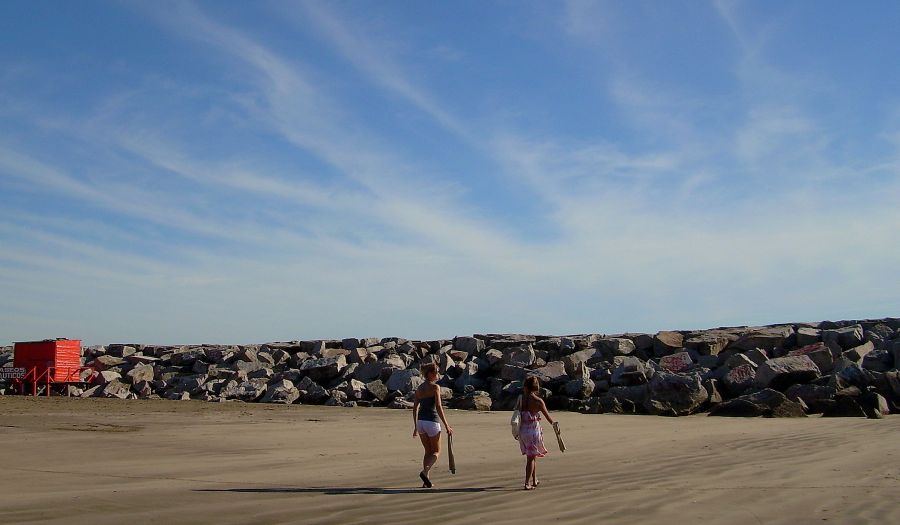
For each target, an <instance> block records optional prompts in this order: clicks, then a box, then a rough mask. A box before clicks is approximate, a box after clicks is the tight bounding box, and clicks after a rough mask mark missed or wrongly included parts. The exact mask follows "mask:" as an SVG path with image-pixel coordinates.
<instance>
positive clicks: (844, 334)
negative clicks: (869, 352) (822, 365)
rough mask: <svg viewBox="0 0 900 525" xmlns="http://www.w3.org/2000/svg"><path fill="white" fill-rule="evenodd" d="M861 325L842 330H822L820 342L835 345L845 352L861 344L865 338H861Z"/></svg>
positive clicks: (846, 327)
mask: <svg viewBox="0 0 900 525" xmlns="http://www.w3.org/2000/svg"><path fill="white" fill-rule="evenodd" d="M863 335H864V334H863V327H862V325H859V324H855V325H852V326H845V327H842V328H831V329H826V330H822V342H824V343H826V344H829V343H830V344H829V346H832V345H835V346H838V347H840V348H843V349H845V350H848V349H850V348H853V347H856V346H859V345H861V344H863V342H864V341H865V338H864V336H863Z"/></svg>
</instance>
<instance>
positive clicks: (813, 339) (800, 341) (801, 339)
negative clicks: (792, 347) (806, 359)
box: [797, 326, 822, 347]
mask: <svg viewBox="0 0 900 525" xmlns="http://www.w3.org/2000/svg"><path fill="white" fill-rule="evenodd" d="M821 340H822V333H821V331H820V330H819V329H818V328H812V327H809V326H801V327H799V328H797V346H800V347H803V346H809V345H814V344H816V343H818V342H820V341H821Z"/></svg>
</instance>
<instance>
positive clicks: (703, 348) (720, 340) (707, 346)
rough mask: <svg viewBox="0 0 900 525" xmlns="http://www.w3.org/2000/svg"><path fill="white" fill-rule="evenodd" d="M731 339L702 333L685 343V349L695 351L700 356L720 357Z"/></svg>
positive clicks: (720, 335)
mask: <svg viewBox="0 0 900 525" xmlns="http://www.w3.org/2000/svg"><path fill="white" fill-rule="evenodd" d="M730 342H731V339H729V338H728V337H726V336H724V335H722V334H716V333H700V334H696V335H693V336H691V337H689V338H688V339H686V340H685V341H684V347H685V348H689V349H691V350H694V351H695V352H697V353H698V354H699V355H703V356H711V355H718V354H719V352H721V351H722V350H724V349H725V347H726V346H728V343H730Z"/></svg>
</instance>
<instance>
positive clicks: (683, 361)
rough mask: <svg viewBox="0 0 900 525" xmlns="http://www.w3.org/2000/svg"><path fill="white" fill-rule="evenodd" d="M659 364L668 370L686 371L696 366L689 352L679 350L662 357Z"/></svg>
mask: <svg viewBox="0 0 900 525" xmlns="http://www.w3.org/2000/svg"><path fill="white" fill-rule="evenodd" d="M659 366H660V367H661V368H662V369H663V370H666V371H667V372H686V371H687V370H690V368H691V367H693V366H694V361H693V360H692V359H691V355H690V354H689V353H687V352H678V353H675V354H670V355H666V356H663V357H660V358H659Z"/></svg>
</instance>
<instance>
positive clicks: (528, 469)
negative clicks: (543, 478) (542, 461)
mask: <svg viewBox="0 0 900 525" xmlns="http://www.w3.org/2000/svg"><path fill="white" fill-rule="evenodd" d="M533 470H534V457H533V456H526V459H525V490H531V489H532V488H534V487H532V485H531V483H530V482H529V481H530V479H531V477H532V475H531V473H532V471H533Z"/></svg>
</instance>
